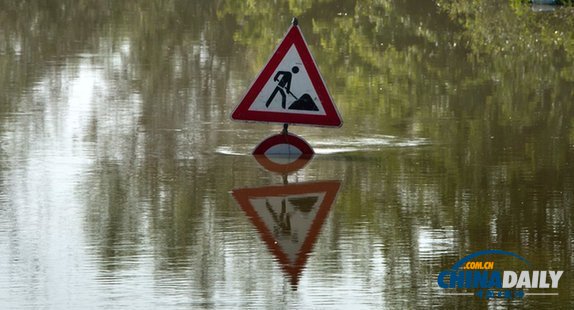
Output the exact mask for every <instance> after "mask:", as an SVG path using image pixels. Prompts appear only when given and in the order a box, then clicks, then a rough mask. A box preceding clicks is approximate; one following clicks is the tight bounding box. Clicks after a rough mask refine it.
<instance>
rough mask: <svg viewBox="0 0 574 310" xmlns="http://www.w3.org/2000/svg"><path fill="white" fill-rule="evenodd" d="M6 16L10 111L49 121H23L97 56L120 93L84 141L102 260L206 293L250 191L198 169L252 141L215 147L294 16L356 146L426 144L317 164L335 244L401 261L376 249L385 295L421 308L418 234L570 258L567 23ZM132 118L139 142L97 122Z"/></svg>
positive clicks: (366, 12)
mask: <svg viewBox="0 0 574 310" xmlns="http://www.w3.org/2000/svg"><path fill="white" fill-rule="evenodd" d="M24 7H25V8H26V10H25V12H26V13H25V14H22V13H21V12H22V8H24ZM0 8H1V9H0V112H5V111H22V110H24V111H27V110H32V109H42V108H43V107H42V106H40V107H35V106H26V105H25V103H26V102H28V101H25V100H24V101H22V100H21V99H22V96H23V94H25V93H26V90H27V89H29V88H31V87H33V85H34V83H37V82H38V79H39V78H41V77H44V76H47V77H48V79H49V80H55V81H59V80H60V81H64V82H65V81H66V80H65V79H60V78H61V77H60V76H58V74H60V75H61V73H58V72H59V71H58V70H60V69H58V68H56V67H57V66H56V65H57V64H62V63H65V68H63V69H62V70H66V72H67V73H68V74H69V75H70V76H74V72H75V71H77V70H78V63H80V61H81V59H82V57H81V56H82V55H84V54H87V55H88V58H89V61H90V62H94V63H98V65H100V66H102V67H103V69H102V70H103V71H104V74H105V77H106V79H108V80H109V81H111V84H114V85H112V86H113V88H112V89H113V90H112V93H111V94H108V97H106V100H103V101H105V104H106V105H105V106H104V107H100V109H99V110H98V111H96V112H94V115H93V116H91V117H92V120H91V121H90V124H92V125H91V127H90V130H89V132H86V137H82V138H86V139H87V140H89V141H97V145H98V150H97V153H98V154H97V156H98V165H99V166H96V167H95V168H94V171H95V172H94V173H93V174H91V175H90V176H87V177H86V183H87V184H89V185H90V189H91V193H90V195H89V196H88V197H89V198H88V200H89V201H88V205H89V212H88V216H87V220H86V221H87V226H88V227H89V228H88V231H89V233H90V234H92V235H95V236H94V240H98V238H101V240H104V241H102V242H103V243H104V244H103V245H102V249H103V253H101V255H102V256H103V257H105V258H106V259H108V261H114V260H119V261H121V260H122V259H123V257H125V256H122V255H123V254H125V255H126V256H129V255H133V253H134V252H130V250H128V251H126V252H122V251H123V250H125V245H126V244H129V245H133V251H141V250H142V248H138V246H137V244H140V243H145V242H149V243H150V244H151V245H150V247H151V248H153V249H154V251H156V252H155V253H158V255H159V256H161V258H162V259H158V261H159V263H158V266H159V267H158V268H167V269H168V268H172V267H170V266H173V264H170V263H173V262H176V261H178V260H181V259H185V258H186V257H190V256H192V257H193V258H194V259H197V260H198V261H201V263H198V265H200V266H202V267H204V268H198V270H194V272H195V274H194V279H200V280H199V281H201V283H202V284H205V285H206V286H209V283H208V282H209V274H208V273H209V272H211V271H213V270H210V269H209V268H210V267H209V266H213V265H214V264H217V262H220V261H219V260H220V259H221V257H220V256H218V255H217V253H215V252H216V250H217V249H218V247H221V244H222V243H224V240H225V239H224V237H221V236H217V235H216V234H215V232H214V229H213V225H214V223H215V222H217V218H218V217H219V216H221V214H224V217H225V216H228V217H229V218H233V216H235V214H237V213H233V212H231V211H229V210H227V209H225V207H223V206H227V205H231V203H230V202H229V197H228V194H227V192H226V191H227V190H228V189H230V188H231V187H232V186H231V185H232V183H233V182H234V180H233V178H236V179H241V178H243V177H245V176H252V175H251V174H249V173H248V172H245V171H241V169H240V168H238V167H237V166H236V165H234V163H233V162H232V160H230V161H221V162H218V161H217V160H216V159H213V158H212V157H210V156H205V152H206V151H204V146H205V145H210V146H212V145H219V144H223V143H235V139H241V137H239V136H240V135H239V134H236V135H232V134H222V133H221V132H223V130H225V129H227V127H228V126H233V125H229V124H228V122H227V119H228V113H229V109H230V107H231V106H232V103H231V101H232V99H235V98H237V97H238V96H239V95H238V94H239V93H241V92H243V91H244V89H245V87H247V85H249V82H250V80H251V79H252V78H253V77H254V76H255V74H256V73H257V72H258V71H259V70H260V68H261V66H262V65H263V63H264V62H265V61H266V60H267V59H268V57H269V56H270V53H271V52H272V50H273V47H274V46H275V45H276V44H277V43H278V40H279V39H280V37H281V36H282V35H283V34H284V32H285V31H286V29H287V26H288V24H289V21H290V19H291V16H298V17H299V18H300V25H301V27H302V29H303V32H304V34H305V36H306V39H307V41H308V43H309V45H310V49H311V51H312V53H313V55H314V57H315V59H316V60H317V62H318V65H319V68H320V70H321V73H322V75H323V77H324V78H325V80H326V82H327V85H328V86H329V89H330V90H331V92H332V93H333V96H334V99H335V101H336V103H337V105H338V107H339V108H340V110H341V111H342V114H343V116H344V118H345V122H346V124H347V125H346V127H345V129H343V130H347V132H346V134H348V135H351V134H355V133H360V134H370V133H378V134H390V135H397V136H401V137H412V136H415V137H419V136H422V137H425V138H428V139H429V140H430V141H431V142H432V143H433V145H432V146H428V147H426V148H425V149H422V150H420V149H418V150H400V149H399V150H382V151H381V152H378V153H373V154H352V155H349V158H346V159H348V160H341V161H335V162H332V163H331V162H330V163H328V164H325V165H323V166H319V167H320V168H319V169H320V171H318V172H317V173H318V174H320V175H321V176H324V177H325V178H330V177H332V176H337V173H336V172H335V171H342V174H344V178H345V180H346V182H347V183H350V184H352V185H353V187H351V188H348V189H347V190H346V191H345V192H344V193H342V194H341V195H340V196H341V197H339V200H338V205H339V206H340V208H337V209H336V213H337V214H339V217H338V219H340V223H336V224H334V225H333V226H334V227H333V230H332V235H331V236H329V239H330V240H332V242H333V243H337V242H338V241H339V240H340V238H342V236H343V235H344V234H346V233H348V232H349V231H352V228H354V227H355V226H357V225H359V224H358V223H362V224H361V225H364V226H365V228H366V229H367V230H369V232H370V233H371V234H369V235H368V236H369V238H372V239H365V240H360V241H361V242H359V243H358V245H357V246H358V247H361V249H362V250H364V253H367V254H365V255H376V251H377V250H375V249H371V248H369V246H370V245H371V244H373V243H376V242H381V243H383V244H385V245H391V246H387V247H385V248H384V250H381V251H385V257H388V259H389V266H390V267H389V269H390V272H391V274H390V275H389V277H391V280H392V281H393V282H394V283H403V282H404V281H406V282H404V283H405V285H406V286H408V291H409V293H408V294H411V295H409V296H411V297H413V298H412V299H411V300H421V298H416V297H417V295H418V296H421V295H423V294H425V292H423V291H422V290H423V289H422V288H417V283H415V282H416V281H415V280H417V279H420V278H416V277H414V276H412V275H415V274H425V272H426V273H427V274H426V275H427V276H428V277H427V278H431V277H432V276H433V275H435V271H436V269H432V270H429V269H425V266H423V265H424V263H425V262H420V261H419V260H418V259H419V258H418V253H417V249H416V246H415V247H412V248H407V247H405V246H392V245H405V244H416V243H417V237H416V236H417V233H418V232H417V227H420V226H421V225H425V226H428V227H433V228H441V227H452V228H453V229H454V230H455V231H456V232H457V236H458V238H459V239H458V240H457V241H458V242H459V243H460V244H461V245H460V248H459V249H456V250H457V251H460V252H464V253H467V252H469V251H474V250H482V249H485V248H489V247H494V246H499V245H501V246H509V247H515V248H514V249H512V250H515V251H518V252H524V251H529V248H530V247H533V248H538V249H541V250H542V251H547V252H549V253H550V252H552V253H557V254H556V255H557V259H559V260H561V261H569V259H570V258H569V256H568V255H569V254H568V253H569V249H570V247H569V246H568V245H567V244H566V243H567V241H568V240H569V239H570V235H571V231H570V230H571V229H570V223H571V220H572V219H571V215H570V213H568V211H567V210H566V207H567V206H569V205H571V201H570V200H571V199H572V194H573V188H572V187H573V184H574V183H573V182H572V178H573V175H572V169H571V168H570V167H569V164H570V163H571V162H572V151H571V147H570V145H572V141H573V139H574V131H573V130H572V129H571V127H572V124H574V123H573V122H572V116H573V113H574V112H573V111H572V108H571V103H570V102H571V98H572V97H573V95H574V90H573V89H574V87H573V83H574V80H573V77H574V66H573V61H574V38H573V34H572V33H573V32H572V31H571V29H573V26H574V25H573V23H574V18H572V16H571V15H572V11H571V10H558V11H556V12H554V13H549V14H534V13H532V12H531V11H530V10H529V8H528V7H527V6H522V5H515V4H514V5H509V2H508V1H487V0H480V1H470V0H466V1H465V0H459V1H442V0H437V1H430V0H424V1H406V0H381V1H351V0H347V1H335V0H321V1H283V2H281V1H279V2H272V1H266V0H249V1H232V0H221V1H207V0H206V1H187V0H167V1H160V0H152V1H149V0H146V1H143V0H138V1H71V0H69V1H68V0H64V1H58V2H57V4H56V2H50V1H4V2H3V4H2V5H0ZM70 25H76V26H75V27H70ZM109 55H113V56H114V57H116V56H117V57H119V58H120V61H119V62H118V63H116V62H115V60H114V59H112V58H113V57H109ZM84 56H85V55H84ZM62 59H65V62H64V61H62ZM54 60H56V61H54ZM54 63H56V65H54ZM53 88H54V89H56V92H57V91H60V92H63V91H62V90H61V89H64V88H65V87H64V86H62V85H58V84H57V83H56V84H54V85H53ZM55 97H57V96H55ZM124 110H125V111H127V112H126V113H125V114H128V115H129V116H130V117H133V118H135V119H136V121H135V122H134V125H133V128H129V130H122V131H120V130H117V129H114V125H117V124H114V123H113V122H112V124H111V125H110V124H107V125H106V124H104V122H105V120H106V119H110V118H111V119H113V117H112V116H117V115H116V114H120V112H121V111H124ZM110 111H111V112H110ZM106 113H108V114H106ZM114 113H116V114H114ZM110 115H112V116H110ZM122 115H123V114H122ZM198 124H200V125H198ZM4 127H5V125H4V124H2V128H4ZM124 129H125V128H124ZM30 140H32V139H30ZM341 157H343V155H341ZM213 167H217V168H216V169H214V168H213ZM212 170H215V171H212ZM230 171H232V172H233V173H230ZM237 171H239V172H237ZM229 174H237V176H235V175H234V176H233V177H230V175H229ZM337 177H338V176H337ZM245 178H246V177H245ZM213 189H217V192H210V191H212V190H213ZM144 210H145V211H146V212H148V211H149V212H152V214H147V213H145V212H143V211H144ZM197 218H204V219H205V220H204V222H203V224H202V225H203V226H201V225H200V224H198V221H197V220H196V219H197ZM235 220H240V219H235ZM230 221H233V220H230ZM98 234H101V235H98ZM150 240H152V241H150ZM142 247H143V246H142ZM128 248H129V247H128ZM146 249H147V248H146ZM509 250H511V249H509ZM319 251H320V250H319ZM120 252H121V253H123V254H121V253H120ZM192 252H193V253H192ZM118 253H120V254H118ZM194 253H195V254H194ZM320 255H333V256H335V255H339V254H338V253H326V252H322V253H321V254H320ZM452 256H453V257H454V258H456V257H460V256H459V255H458V253H456V254H454V255H452ZM530 257H536V255H530V256H529V258H530ZM532 259H534V258H532ZM211 260H214V261H216V263H213V261H211ZM112 263H113V262H112ZM357 264H359V263H357ZM436 264H437V267H436V268H439V267H443V266H444V264H446V262H436ZM438 264H442V265H441V266H438ZM564 264H566V263H564ZM112 265H113V264H112ZM108 267H109V269H113V268H111V267H110V266H108ZM339 267H340V266H339ZM360 267H361V268H363V269H360V270H361V271H363V272H364V273H368V271H369V269H368V268H369V266H360ZM332 268H333V269H332V270H329V271H330V272H338V270H337V269H336V268H338V267H332ZM340 268H342V267H340ZM405 271H406V272H405ZM408 281H410V282H408ZM405 290H407V289H405Z"/></svg>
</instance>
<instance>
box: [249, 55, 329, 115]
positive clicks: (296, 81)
mask: <svg viewBox="0 0 574 310" xmlns="http://www.w3.org/2000/svg"><path fill="white" fill-rule="evenodd" d="M248 110H249V111H262V112H281V113H291V114H308V115H325V109H324V108H323V104H322V103H321V101H320V100H319V96H317V92H316V91H315V88H314V87H313V83H312V82H311V79H310V78H309V74H308V73H307V70H306V69H305V65H304V64H303V61H302V60H301V56H299V53H298V52H297V48H296V47H295V45H292V46H291V48H289V51H288V52H287V53H286V54H285V57H284V58H283V60H282V61H281V62H280V63H279V66H277V68H276V69H275V71H274V72H273V74H272V75H271V77H270V79H269V80H268V81H267V82H266V83H265V86H263V88H262V89H261V92H260V93H259V95H257V97H256V98H255V100H254V101H253V103H252V104H251V106H250V107H249V109H248Z"/></svg>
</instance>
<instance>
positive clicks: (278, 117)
mask: <svg viewBox="0 0 574 310" xmlns="http://www.w3.org/2000/svg"><path fill="white" fill-rule="evenodd" d="M295 67H297V70H293V68H295ZM278 74H279V76H284V75H285V74H287V75H290V79H289V80H290V81H291V84H290V86H289V89H290V90H286V89H285V87H287V86H281V85H279V84H280V82H279V81H280V80H281V77H279V78H278ZM282 74H283V75H282ZM276 78H278V79H276ZM277 90H279V91H278V92H277ZM293 93H294V94H293ZM297 96H300V98H297ZM282 98H284V99H285V106H283V105H282V104H281V100H282ZM271 99H272V101H271V102H270V104H268V100H271ZM231 118H232V119H234V120H244V121H259V122H276V123H298V124H308V125H317V126H331V127H340V126H341V125H342V120H341V117H340V116H339V112H338V111H337V108H336V107H335V104H334V103H333V100H332V99H331V96H330V95H329V92H328V91H327V87H326V86H325V83H324V81H323V78H322V77H321V74H320V73H319V70H318V69H317V65H316V64H315V61H314V60H313V57H312V56H311V53H310V51H309V48H308V47H307V43H306V42H305V39H304V38H303V34H302V33H301V30H300V29H299V27H298V26H297V25H293V26H291V28H289V30H288V31H287V34H286V35H285V37H284V38H283V41H281V43H280V44H279V46H278V47H277V49H276V50H275V52H274V53H273V55H272V56H271V59H269V61H268V62H267V64H266V65H265V67H264V68H263V70H262V71H261V73H260V74H259V75H258V76H257V78H256V79H255V82H253V84H252V85H251V87H250V88H249V90H248V91H247V93H246V94H245V96H244V97H243V99H242V100H241V102H240V103H239V104H238V105H237V107H236V108H235V110H234V111H233V113H232V115H231Z"/></svg>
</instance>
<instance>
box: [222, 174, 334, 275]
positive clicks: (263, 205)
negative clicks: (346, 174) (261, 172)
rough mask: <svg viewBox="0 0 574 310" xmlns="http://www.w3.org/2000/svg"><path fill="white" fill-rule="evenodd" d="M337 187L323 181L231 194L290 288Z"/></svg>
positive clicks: (315, 238)
mask: <svg viewBox="0 0 574 310" xmlns="http://www.w3.org/2000/svg"><path fill="white" fill-rule="evenodd" d="M339 187H340V182H339V181H322V182H313V183H299V184H290V185H283V186H267V187H260V188H243V189H236V190H233V193H232V194H233V197H234V198H235V200H236V201H237V202H238V203H239V205H240V206H241V208H242V209H243V211H244V212H245V213H246V214H247V216H248V217H249V219H250V220H251V222H252V223H253V225H255V227H256V228H257V230H258V231H259V233H260V234H261V238H262V239H263V241H264V242H265V243H266V244H267V247H268V248H269V250H270V251H271V252H272V253H273V255H275V257H276V258H277V260H278V261H279V263H280V264H281V266H282V268H283V270H285V272H286V273H288V274H289V275H290V277H291V284H293V285H296V284H297V282H298V280H299V276H300V274H301V272H302V271H303V268H304V267H305V263H306V262H307V258H308V256H309V253H310V252H311V250H312V249H313V245H314V244H315V241H316V240H317V236H318V235H319V232H320V231H321V227H322V226H323V223H324V221H325V218H326V217H327V215H328V214H329V211H330V209H331V205H332V204H333V202H334V201H335V197H336V195H337V192H338V191H339Z"/></svg>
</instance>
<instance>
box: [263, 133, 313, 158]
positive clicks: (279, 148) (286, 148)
mask: <svg viewBox="0 0 574 310" xmlns="http://www.w3.org/2000/svg"><path fill="white" fill-rule="evenodd" d="M314 153H315V152H313V149H312V148H311V146H310V145H309V144H308V143H307V142H306V141H305V140H303V139H302V138H300V137H298V136H297V135H294V134H292V133H284V134H283V133H281V134H278V135H274V136H271V137H269V138H267V139H265V140H263V142H261V143H259V145H258V146H257V147H256V148H255V150H253V155H262V154H265V155H284V156H289V157H292V158H294V159H296V158H298V157H300V156H301V155H313V154H314Z"/></svg>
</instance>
